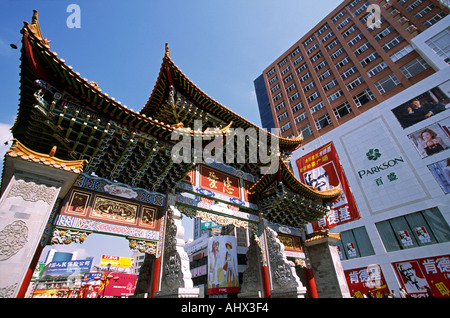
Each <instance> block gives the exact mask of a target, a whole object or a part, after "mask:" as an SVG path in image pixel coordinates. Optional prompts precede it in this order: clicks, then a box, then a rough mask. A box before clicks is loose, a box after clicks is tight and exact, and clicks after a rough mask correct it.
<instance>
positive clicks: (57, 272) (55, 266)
mask: <svg viewBox="0 0 450 318" xmlns="http://www.w3.org/2000/svg"><path fill="white" fill-rule="evenodd" d="M91 266H92V259H86V260H77V261H58V262H51V263H49V264H48V265H47V266H46V268H45V269H44V272H43V273H42V276H41V279H45V280H47V279H52V278H53V277H62V276H70V275H73V274H80V275H81V274H84V273H88V272H89V271H90V270H91Z"/></svg>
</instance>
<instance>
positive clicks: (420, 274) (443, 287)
mask: <svg viewBox="0 0 450 318" xmlns="http://www.w3.org/2000/svg"><path fill="white" fill-rule="evenodd" d="M392 265H393V266H394V268H395V272H396V274H397V277H398V279H399V281H400V283H401V285H402V286H403V287H405V289H406V292H407V293H408V294H409V295H411V296H413V297H426V296H427V295H428V293H429V291H428V289H430V290H431V292H432V293H433V295H434V296H435V297H439V298H450V255H442V256H436V257H427V258H421V259H414V260H407V261H402V262H397V263H393V264H392Z"/></svg>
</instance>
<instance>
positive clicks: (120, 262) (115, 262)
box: [100, 255, 134, 267]
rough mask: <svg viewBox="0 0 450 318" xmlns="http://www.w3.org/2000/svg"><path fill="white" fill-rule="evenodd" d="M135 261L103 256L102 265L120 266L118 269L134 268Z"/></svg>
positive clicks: (127, 258) (126, 258)
mask: <svg viewBox="0 0 450 318" xmlns="http://www.w3.org/2000/svg"><path fill="white" fill-rule="evenodd" d="M133 264H134V259H133V258H129V257H121V256H113V255H102V258H101V260H100V265H102V266H107V265H111V266H118V267H133Z"/></svg>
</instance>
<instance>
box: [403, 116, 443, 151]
mask: <svg viewBox="0 0 450 318" xmlns="http://www.w3.org/2000/svg"><path fill="white" fill-rule="evenodd" d="M408 138H409V139H410V140H411V142H412V143H413V144H414V147H416V149H417V151H418V152H419V154H420V156H421V157H422V158H426V157H428V156H432V155H434V154H436V153H439V152H441V151H444V150H446V149H448V148H449V147H450V117H447V118H445V119H443V120H441V121H439V122H437V123H434V124H431V125H429V126H426V127H424V128H422V129H419V130H417V131H415V132H413V133H412V134H409V135H408Z"/></svg>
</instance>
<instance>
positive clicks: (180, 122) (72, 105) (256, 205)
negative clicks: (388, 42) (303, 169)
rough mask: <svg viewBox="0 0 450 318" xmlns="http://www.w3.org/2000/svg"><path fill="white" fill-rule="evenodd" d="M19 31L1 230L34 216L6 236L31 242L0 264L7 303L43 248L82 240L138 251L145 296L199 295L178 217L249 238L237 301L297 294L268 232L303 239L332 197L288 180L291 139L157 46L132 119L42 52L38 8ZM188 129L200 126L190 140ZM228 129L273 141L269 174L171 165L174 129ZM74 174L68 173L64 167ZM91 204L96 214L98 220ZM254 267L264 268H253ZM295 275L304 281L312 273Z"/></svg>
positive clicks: (245, 167)
mask: <svg viewBox="0 0 450 318" xmlns="http://www.w3.org/2000/svg"><path fill="white" fill-rule="evenodd" d="M21 33H22V34H23V39H22V48H21V72H20V102H19V109H18V113H17V118H16V120H15V123H14V126H13V127H12V129H11V130H12V133H13V136H14V144H13V145H12V147H11V150H10V151H8V153H7V155H6V157H5V165H4V173H3V179H2V200H1V201H0V202H1V203H0V210H1V211H2V212H3V211H8V212H5V213H9V214H8V215H9V217H8V218H4V219H2V220H1V223H0V227H1V228H2V229H4V228H8V229H11V228H12V227H8V226H9V225H10V224H13V223H14V222H18V220H17V219H16V218H17V215H16V216H15V214H14V213H13V212H10V207H11V206H12V205H15V206H19V207H21V208H22V210H23V211H33V217H32V218H35V217H36V218H38V220H39V222H37V223H36V222H35V223H31V222H28V223H27V222H26V221H23V220H21V221H20V222H24V223H25V225H24V227H25V228H26V231H25V232H26V233H25V232H24V231H22V232H21V233H15V235H16V237H21V235H22V236H23V235H27V240H26V241H27V242H26V243H24V240H22V241H21V245H20V244H19V245H20V246H19V245H17V246H16V247H17V251H18V250H20V249H22V248H24V247H26V246H27V244H28V245H29V246H28V247H29V249H30V251H31V254H30V253H28V254H27V255H22V256H21V257H23V259H22V260H21V263H22V264H24V265H23V266H22V267H18V266H15V263H14V262H13V260H14V256H15V254H17V251H15V252H11V254H12V255H10V256H9V258H8V259H9V260H11V262H8V261H3V262H2V263H0V266H3V267H1V268H0V269H1V270H2V272H10V273H11V275H3V276H2V279H1V280H0V288H1V289H2V290H3V291H4V294H6V295H7V297H23V296H24V294H25V291H26V288H27V286H28V284H29V281H30V278H31V275H30V272H32V271H33V270H34V267H35V266H36V262H37V259H38V258H39V254H40V252H41V251H42V248H43V247H44V246H45V244H57V243H64V244H69V243H71V242H77V243H82V242H83V241H84V240H85V239H89V238H88V236H89V234H91V233H102V234H113V235H119V236H122V237H124V238H126V239H128V240H129V242H130V248H132V249H137V250H139V251H142V252H144V253H146V258H148V259H149V260H150V261H149V262H150V264H151V265H150V266H149V268H148V270H147V271H141V274H140V275H141V276H140V278H139V283H140V284H141V287H140V289H141V290H145V291H146V292H149V294H150V295H151V296H152V297H197V296H198V289H196V288H193V285H192V279H191V274H190V272H189V263H188V259H187V255H186V253H185V252H184V250H183V248H182V247H183V246H184V243H180V241H181V240H174V239H173V238H176V237H177V236H178V235H180V233H182V232H183V229H182V226H181V222H180V212H181V213H183V214H185V215H187V216H189V217H199V218H201V219H203V220H205V221H210V220H214V221H215V222H216V223H218V224H220V225H230V226H231V225H232V226H234V227H243V228H245V229H248V230H249V231H250V233H252V239H251V246H250V247H249V251H253V254H255V253H256V255H253V254H252V255H249V254H248V258H249V262H248V265H247V269H248V270H247V271H246V272H245V273H244V279H243V284H242V285H241V292H240V294H239V296H240V297H248V296H251V297H255V296H257V297H269V296H270V297H302V296H304V295H305V294H306V288H305V287H304V286H303V285H302V283H301V281H300V280H299V278H298V276H297V275H296V273H295V268H294V266H295V265H294V263H293V262H291V261H288V260H287V258H286V255H285V254H284V247H283V245H282V244H281V243H280V241H279V240H278V239H277V238H276V236H277V234H276V233H275V231H274V230H273V229H274V228H275V229H276V228H278V227H284V228H292V229H297V231H298V230H299V231H300V232H301V233H303V238H304V239H305V237H304V236H305V228H304V225H305V224H306V223H308V222H311V221H314V220H317V219H319V218H321V217H323V216H324V215H325V214H326V213H327V212H328V211H329V205H330V204H332V202H334V201H335V200H336V199H337V198H338V197H339V195H340V193H341V188H340V186H339V185H335V186H336V187H335V188H333V189H331V190H327V191H318V190H317V189H316V188H313V187H310V186H306V185H305V184H303V183H301V182H300V181H299V180H297V179H296V178H295V176H294V175H293V173H292V172H291V170H290V168H289V158H290V154H291V152H292V151H293V150H295V149H297V148H298V147H299V146H300V145H301V142H302V138H301V137H297V138H291V139H289V138H282V137H277V136H274V135H272V134H270V133H269V132H266V131H265V130H262V129H259V128H258V127H257V126H255V125H254V124H252V123H250V122H249V121H247V120H246V119H244V118H242V117H241V116H239V115H238V114H236V113H234V112H232V111H231V110H229V109H227V108H226V107H224V106H223V105H221V104H219V103H218V102H216V101H215V100H213V99H212V98H210V97H209V96H207V95H206V94H205V93H204V92H202V91H201V90H200V89H199V88H198V87H197V86H196V85H195V84H193V83H192V82H191V81H190V80H189V79H188V78H187V77H186V76H185V75H184V74H183V73H182V72H181V71H180V69H179V68H178V67H177V66H176V65H175V64H174V63H173V61H172V59H171V57H170V54H169V49H168V46H167V45H166V48H165V54H164V56H163V60H162V65H161V68H160V72H159V75H158V78H157V81H156V84H155V86H154V88H153V91H152V93H151V95H150V97H149V99H148V101H147V102H146V104H145V105H144V107H143V108H142V110H141V111H139V112H135V111H133V110H132V109H129V108H128V107H127V106H125V105H122V104H121V103H120V102H118V101H116V100H115V99H114V98H112V97H110V96H108V94H106V93H104V92H102V91H101V89H100V88H99V86H98V85H97V84H96V83H95V82H92V81H88V80H87V79H85V78H82V77H81V75H80V74H79V73H77V72H75V71H74V70H73V69H72V67H71V66H69V65H66V63H65V61H64V60H63V59H61V58H58V57H57V54H56V53H55V52H52V51H51V50H50V45H49V42H50V41H48V40H47V39H46V38H44V37H43V35H42V33H41V30H40V26H39V22H38V16H37V11H34V15H33V18H32V23H31V24H29V23H26V22H25V25H24V27H23V28H22V30H21ZM198 120H201V122H202V125H203V127H202V129H201V131H194V121H198ZM210 127H214V128H212V129H211V128H210ZM229 128H241V129H244V130H245V129H248V128H255V129H256V131H257V133H258V134H266V136H265V137H269V138H267V140H268V141H269V142H270V141H271V140H276V144H277V145H278V147H277V153H276V155H277V157H278V159H277V160H279V165H278V170H277V171H276V173H274V174H266V175H261V174H260V168H261V167H262V166H264V165H265V164H266V163H262V162H256V163H250V162H249V161H248V160H245V162H237V160H235V161H234V163H232V164H229V165H225V164H222V163H217V162H202V163H201V164H197V163H195V160H192V161H191V163H189V164H186V163H174V162H173V160H172V158H171V149H172V148H173V147H174V145H175V144H176V141H174V140H172V139H171V134H172V133H173V132H174V130H176V129H178V130H180V129H181V130H182V131H184V132H185V134H187V135H188V136H190V138H192V140H194V137H195V136H196V135H198V134H201V135H202V136H203V137H205V138H204V139H205V140H208V138H207V137H208V136H210V135H218V134H220V135H221V136H222V138H223V140H224V141H226V138H227V136H228V135H227V131H228V129H229ZM258 137H260V136H256V138H258ZM246 142H247V143H250V142H251V141H250V140H248V139H246ZM223 144H226V143H225V142H223ZM245 149H249V150H250V151H258V149H253V150H252V149H251V147H246V148H245ZM267 149H270V146H267ZM269 151H270V150H269ZM47 154H48V155H47ZM235 155H237V154H235ZM245 155H246V158H248V157H249V156H251V155H252V154H251V153H249V152H247V153H246V154H245ZM272 155H273V154H272ZM73 166H76V167H77V168H76V169H66V167H73ZM202 169H203V170H204V169H206V170H208V169H209V171H211V169H213V170H214V171H216V172H217V173H216V174H215V176H219V177H220V176H221V178H218V184H221V185H222V188H220V187H209V188H208V187H207V186H204V187H202V186H201V185H202V184H204V183H202V182H204V179H205V178H207V177H208V176H203V175H202V171H203V170H202ZM25 190H26V191H27V192H26V193H25V192H24V191H25ZM225 190H227V191H225ZM183 193H190V197H189V198H188V197H186V196H183ZM192 197H194V198H195V199H192ZM203 199H206V201H207V202H208V203H207V204H205V200H203ZM200 202H201V203H203V204H200ZM75 205H76V206H75ZM97 206H101V207H102V213H98V211H97V213H96V207H97ZM224 206H226V207H224ZM110 207H126V208H127V211H132V213H131V212H130V213H128V214H127V216H126V218H125V217H117V215H115V216H114V215H113V214H112V213H110V214H109V211H115V210H117V209H112V208H110ZM116 212H117V211H116ZM24 213H25V212H24ZM116 214H117V213H116ZM149 215H150V217H149ZM124 219H126V222H123V220H124ZM33 220H34V219H33ZM149 220H151V222H150V221H149ZM34 221H36V220H34ZM21 224H22V223H21ZM22 225H23V224H22ZM24 227H20V228H22V229H23V228H24ZM16 228H19V227H16ZM322 238H323V240H325V241H324V242H325V243H324V244H331V245H332V243H329V242H330V240H331V241H332V240H335V237H334V236H333V237H331V236H329V235H328V234H327V232H326V233H324V234H323V235H322ZM38 242H40V243H41V244H37V243H38ZM318 242H319V243H320V242H322V241H320V240H315V241H314V245H316V244H319V243H318ZM327 242H328V243H327ZM305 244H306V243H305ZM311 248H312V247H311ZM334 248H335V246H334ZM277 251H278V252H277ZM305 252H306V250H305ZM327 255H328V254H327ZM327 255H323V259H320V261H325V260H326V259H327V257H329V256H327ZM316 258H317V257H316ZM175 260H177V261H175ZM255 260H256V261H255ZM317 261H319V259H318V258H317ZM327 261H329V262H340V260H339V259H337V260H335V259H328V260H327ZM313 263H314V259H311V264H313ZM14 266H15V268H14ZM255 266H256V267H260V268H261V269H262V270H257V271H255V270H254V269H255ZM13 268H14V269H13ZM339 268H340V267H338V270H339ZM305 269H306V270H308V271H309V272H308V273H309V275H310V276H311V277H312V270H311V266H310V265H309V264H308V266H306V268H305ZM340 270H342V269H341V268H340ZM5 276H8V277H7V278H3V277H5ZM336 276H339V275H338V274H336ZM309 281H310V282H311V281H313V280H309ZM251 282H258V283H257V284H254V283H251ZM308 288H310V289H315V286H313V285H311V286H310V285H308ZM138 289H139V288H138ZM338 289H339V291H341V288H340V287H339V288H338ZM345 293H346V291H344V292H343V293H342V294H341V296H343V295H344V294H345Z"/></svg>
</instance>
